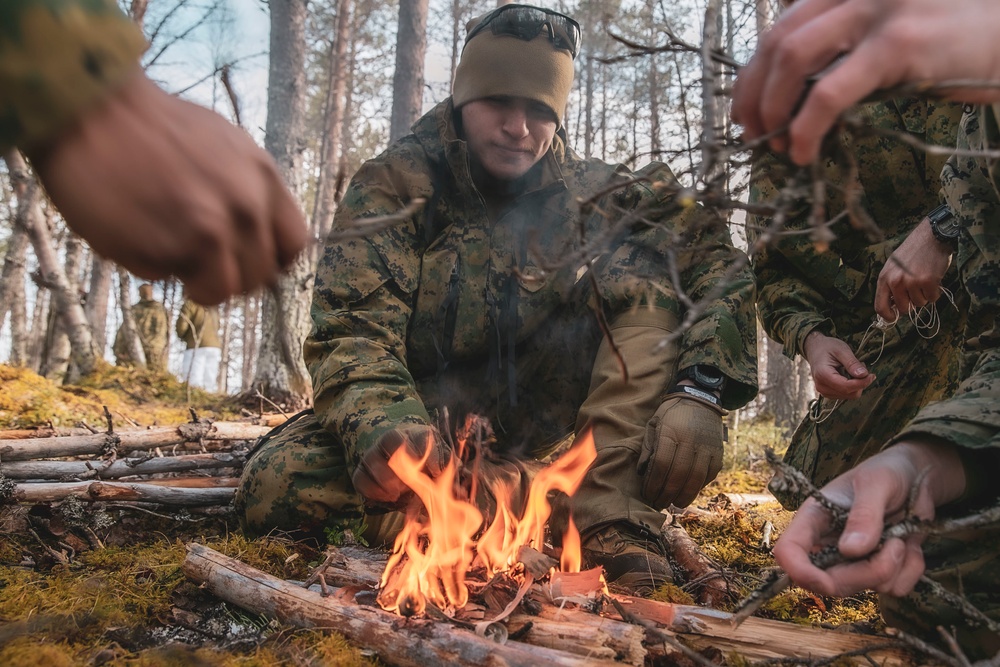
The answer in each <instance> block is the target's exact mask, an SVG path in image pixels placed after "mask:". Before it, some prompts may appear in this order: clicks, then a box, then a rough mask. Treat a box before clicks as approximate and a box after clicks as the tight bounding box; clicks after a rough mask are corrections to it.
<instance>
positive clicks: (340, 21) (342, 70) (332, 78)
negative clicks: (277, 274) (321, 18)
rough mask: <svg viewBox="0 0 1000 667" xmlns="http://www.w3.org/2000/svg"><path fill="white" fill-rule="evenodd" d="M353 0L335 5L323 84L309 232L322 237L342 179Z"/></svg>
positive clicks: (315, 247)
mask: <svg viewBox="0 0 1000 667" xmlns="http://www.w3.org/2000/svg"><path fill="white" fill-rule="evenodd" d="M353 5H354V2H353V0H340V1H339V3H338V7H337V34H336V36H335V39H334V43H333V44H332V45H331V46H330V62H329V65H328V66H329V68H330V72H329V81H328V83H327V97H326V115H325V120H326V124H325V128H324V130H325V131H324V139H323V149H322V151H321V152H320V165H319V182H318V183H317V184H316V207H315V209H314V212H313V222H312V229H313V235H314V236H316V238H319V239H325V238H326V236H327V234H329V232H330V228H331V227H333V215H334V213H335V211H336V202H337V189H338V186H339V183H340V181H341V180H342V179H344V178H345V175H344V174H343V173H341V171H340V164H341V160H340V155H341V139H340V136H341V130H342V129H343V122H344V93H345V90H346V88H347V62H346V56H347V45H348V43H349V41H350V39H351V34H350V32H351V30H350V28H351V13H352V9H353ZM321 250H322V248H321V246H320V245H319V244H315V245H313V247H312V248H311V251H312V258H311V262H312V264H313V266H314V267H315V265H316V262H317V261H318V259H319V253H320V251H321Z"/></svg>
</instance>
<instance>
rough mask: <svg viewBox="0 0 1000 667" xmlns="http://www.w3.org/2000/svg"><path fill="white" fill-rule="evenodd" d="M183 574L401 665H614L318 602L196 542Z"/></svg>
mask: <svg viewBox="0 0 1000 667" xmlns="http://www.w3.org/2000/svg"><path fill="white" fill-rule="evenodd" d="M187 549H188V554H187V558H185V560H184V565H183V570H184V573H185V574H186V575H187V576H188V577H190V578H191V579H193V580H194V581H197V582H199V583H202V584H203V585H204V586H205V588H207V589H208V590H209V591H210V592H212V593H214V594H215V595H217V596H218V597H220V598H222V599H223V600H225V601H227V602H230V603H232V604H236V605H239V606H240V607H243V608H244V609H247V610H250V611H253V612H255V613H258V614H261V613H262V614H266V615H268V616H271V617H274V618H277V619H278V620H279V621H282V622H284V623H289V624H292V625H296V626H299V627H307V628H311V627H322V628H324V629H328V630H335V631H337V632H339V633H340V634H342V635H344V636H345V637H347V638H348V639H349V640H352V641H354V642H357V643H358V644H361V645H363V646H365V647H368V648H371V649H373V650H374V651H376V652H377V653H378V654H379V656H380V657H381V658H382V660H384V661H386V662H388V663H391V664H395V665H401V666H402V667H426V666H427V665H455V664H461V665H469V666H475V665H482V666H483V667H486V666H489V667H516V666H521V667H535V666H536V665H553V666H565V667H571V666H572V667H576V666H580V667H582V666H585V665H588V666H589V665H595V666H597V665H608V666H609V667H610V666H611V665H616V664H620V663H616V662H614V661H613V660H598V659H591V658H586V657H583V656H576V655H572V654H570V653H566V652H564V651H559V650H556V649H549V648H541V647H534V646H530V645H527V644H522V643H520V642H516V641H508V642H507V643H506V644H498V643H496V642H493V641H491V640H489V639H485V638H483V637H479V636H478V635H476V634H475V633H473V632H470V631H468V630H463V629H457V628H454V627H452V626H451V625H447V624H444V623H437V622H434V621H425V620H420V619H415V618H411V619H408V620H405V621H404V619H402V618H401V617H399V616H396V615H395V614H391V613H389V612H386V611H382V610H381V609H379V608H377V607H370V606H361V605H359V604H356V603H354V602H353V601H347V600H339V599H337V597H336V596H328V597H322V596H320V594H319V593H314V592H312V591H309V590H306V589H305V588H302V587H301V586H298V585H296V584H290V583H288V582H286V581H282V580H281V579H278V578H276V577H272V576H270V575H268V574H265V573H264V572H261V571H260V570H256V569H254V568H251V567H250V566H248V565H246V564H244V563H241V562H240V561H238V560H235V559H233V558H229V557H227V556H224V555H222V554H220V553H219V552H217V551H214V550H212V549H209V548H208V547H206V546H202V545H200V544H189V545H188V547H187Z"/></svg>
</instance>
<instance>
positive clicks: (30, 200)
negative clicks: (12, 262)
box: [4, 151, 97, 375]
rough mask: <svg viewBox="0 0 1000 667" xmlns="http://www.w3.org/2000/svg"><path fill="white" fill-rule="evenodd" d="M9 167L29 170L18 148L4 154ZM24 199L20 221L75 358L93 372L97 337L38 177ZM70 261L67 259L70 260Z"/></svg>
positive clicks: (19, 208) (77, 362) (20, 207)
mask: <svg viewBox="0 0 1000 667" xmlns="http://www.w3.org/2000/svg"><path fill="white" fill-rule="evenodd" d="M4 160H5V161H6V162H7V168H8V169H10V170H11V171H12V172H13V171H18V172H21V173H27V167H26V165H25V163H24V159H23V158H22V157H21V155H20V153H18V152H17V151H9V152H8V153H7V154H6V155H4ZM27 188H28V190H27V192H26V193H25V196H24V198H23V200H22V201H21V202H20V203H19V205H18V211H17V224H18V225H20V226H21V227H23V228H24V229H26V230H27V232H28V236H29V238H30V239H31V245H32V247H33V248H34V250H35V256H36V257H37V258H38V268H39V272H40V273H41V276H42V281H43V282H44V284H45V285H46V286H47V287H48V288H49V289H50V290H51V291H52V294H53V296H54V297H55V299H56V302H57V304H58V313H59V316H60V319H61V321H62V323H63V325H64V326H65V330H66V334H67V336H68V337H69V340H70V343H71V344H72V358H73V361H74V362H75V363H76V364H77V366H78V367H79V369H80V372H81V373H83V374H84V375H86V374H88V373H91V372H92V371H93V370H94V367H95V365H96V363H97V356H96V354H95V350H94V340H93V337H92V335H91V332H90V326H89V325H88V324H87V316H86V315H85V314H84V312H83V306H81V305H80V299H79V298H78V297H77V295H76V293H75V290H74V289H73V283H72V282H70V279H69V278H68V277H67V274H66V272H64V271H63V266H62V264H60V262H59V258H58V257H57V255H56V252H55V249H54V248H53V247H52V239H51V237H50V235H49V228H48V225H47V224H46V223H45V216H44V215H43V213H42V210H41V202H40V197H41V195H40V192H39V185H38V183H37V181H35V180H34V179H31V182H29V183H28V186H27ZM67 263H68V262H67Z"/></svg>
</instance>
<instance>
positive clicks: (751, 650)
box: [316, 547, 909, 667]
mask: <svg viewBox="0 0 1000 667" xmlns="http://www.w3.org/2000/svg"><path fill="white" fill-rule="evenodd" d="M385 562H386V558H385V556H384V555H383V554H382V553H381V552H374V553H373V552H372V551H370V550H364V549H361V548H357V547H350V548H342V549H339V550H338V555H337V558H336V559H335V560H334V562H333V565H332V566H331V567H329V568H328V569H327V570H326V572H325V575H324V576H325V580H326V583H327V584H328V585H330V586H344V587H352V588H366V587H367V588H372V589H374V587H375V586H377V585H378V581H379V578H380V577H381V573H382V570H383V569H384V568H385ZM316 590H317V591H318V587H316ZM531 597H532V599H534V600H536V601H537V602H539V603H541V610H540V612H539V615H538V616H527V615H525V616H522V615H520V614H514V615H513V616H512V617H511V618H512V619H514V618H516V619H517V620H518V622H519V623H521V624H522V625H518V626H516V627H515V626H511V629H512V631H513V630H516V629H517V628H520V627H523V623H526V622H527V621H528V620H534V621H535V623H536V624H539V628H540V629H539V632H540V633H542V634H543V635H547V634H548V633H552V634H557V633H558V632H559V629H558V628H557V627H552V628H549V627H547V626H545V624H544V621H547V620H551V621H557V622H571V623H573V624H576V625H581V626H586V627H588V628H590V631H591V632H593V633H597V632H598V631H601V632H603V633H605V634H606V635H607V637H606V638H604V639H603V641H604V644H603V645H604V646H612V647H616V648H618V649H619V651H620V652H621V654H622V655H624V656H629V657H628V660H630V661H631V660H633V659H634V658H635V655H636V653H635V649H634V648H633V649H630V648H629V647H630V646H632V644H631V643H630V642H631V641H632V640H631V636H632V635H631V633H632V632H633V631H634V630H635V629H641V628H640V626H638V625H633V624H631V623H630V622H626V621H627V619H622V618H621V617H620V616H618V615H617V614H616V613H615V612H614V610H613V609H612V610H610V611H608V612H607V613H605V615H598V614H594V613H590V612H587V611H583V610H581V609H579V608H578V607H576V606H574V605H569V606H566V607H559V606H556V605H553V604H552V603H550V602H549V603H546V602H545V600H544V596H542V595H541V594H540V592H538V591H535V592H533V593H532V594H531ZM614 597H615V599H617V600H619V601H620V602H621V603H622V605H623V606H624V607H625V608H626V609H627V610H628V611H629V612H631V613H632V614H634V616H635V617H637V618H638V619H644V620H647V621H650V622H653V623H655V624H656V626H657V627H658V628H660V632H665V633H667V634H669V635H671V636H675V637H681V638H682V639H683V641H684V643H686V644H688V645H690V646H692V647H694V648H696V649H699V650H700V649H704V648H708V647H715V648H718V649H720V650H722V651H723V652H727V653H736V654H738V655H740V656H743V657H744V658H746V659H748V660H768V659H771V658H809V659H815V658H832V657H835V656H839V655H841V654H844V653H850V652H852V651H863V650H865V649H869V648H870V649H871V655H872V656H873V657H874V658H876V660H877V661H878V663H879V664H880V665H883V667H892V666H899V667H902V666H903V665H907V664H909V662H908V661H907V659H906V656H905V655H904V654H903V653H902V652H900V651H897V650H893V649H889V648H879V646H880V645H883V644H887V643H889V642H891V640H889V639H887V638H885V637H871V636H865V635H858V634H849V633H843V632H837V631H834V630H826V629H822V628H810V627H806V626H802V625H798V624H795V623H785V622H782V621H774V620H770V619H764V618H756V617H752V618H749V619H747V620H746V621H745V622H744V623H743V625H741V626H740V627H738V628H733V627H732V625H731V620H732V617H733V615H732V614H730V613H727V612H722V611H717V610H715V609H711V608H707V607H699V606H695V605H680V604H669V603H666V602H656V601H653V600H646V599H644V598H636V597H630V596H626V595H615V596H614ZM633 620H634V619H633ZM616 624H617V625H616ZM532 629H533V628H532ZM529 634H530V633H529ZM645 650H646V651H647V652H648V654H649V655H652V656H665V655H667V654H669V653H671V651H670V649H669V648H668V647H666V646H664V644H663V642H662V641H659V642H658V641H656V639H655V637H649V641H648V642H647V644H646V647H645ZM856 663H857V664H863V665H868V664H870V663H869V662H868V661H867V660H865V659H863V658H858V659H857V661H856ZM845 664H846V663H845Z"/></svg>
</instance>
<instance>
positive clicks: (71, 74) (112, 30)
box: [0, 0, 146, 153]
mask: <svg viewBox="0 0 1000 667" xmlns="http://www.w3.org/2000/svg"><path fill="white" fill-rule="evenodd" d="M145 46H146V43H145V39H144V38H143V36H142V33H141V32H140V31H139V29H138V28H137V27H136V26H135V25H134V24H133V23H132V22H131V21H129V20H128V18H126V17H125V16H124V15H123V14H122V13H121V11H120V10H119V9H118V3H117V2H116V1H115V0H3V1H2V2H0V153H2V152H4V151H7V150H8V149H10V148H11V147H12V146H17V147H19V148H31V147H32V146H34V145H37V144H41V143H44V142H45V141H48V140H49V139H51V138H52V137H54V136H55V134H56V133H57V132H58V131H59V130H61V129H62V128H63V127H65V126H66V125H67V124H68V123H69V122H71V121H72V120H73V119H74V118H76V117H78V116H79V114H80V113H81V112H82V111H83V110H84V109H86V108H87V107H88V106H90V105H91V104H94V103H95V102H96V101H97V100H99V99H101V98H102V97H103V96H104V95H106V94H107V92H108V91H109V90H111V89H112V88H113V87H114V86H116V85H118V84H120V83H121V82H122V81H123V80H124V78H125V77H126V76H127V75H128V74H129V73H130V72H132V71H133V70H134V69H135V68H136V64H137V62H138V59H139V56H140V55H141V54H142V52H143V50H144V49H145Z"/></svg>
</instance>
